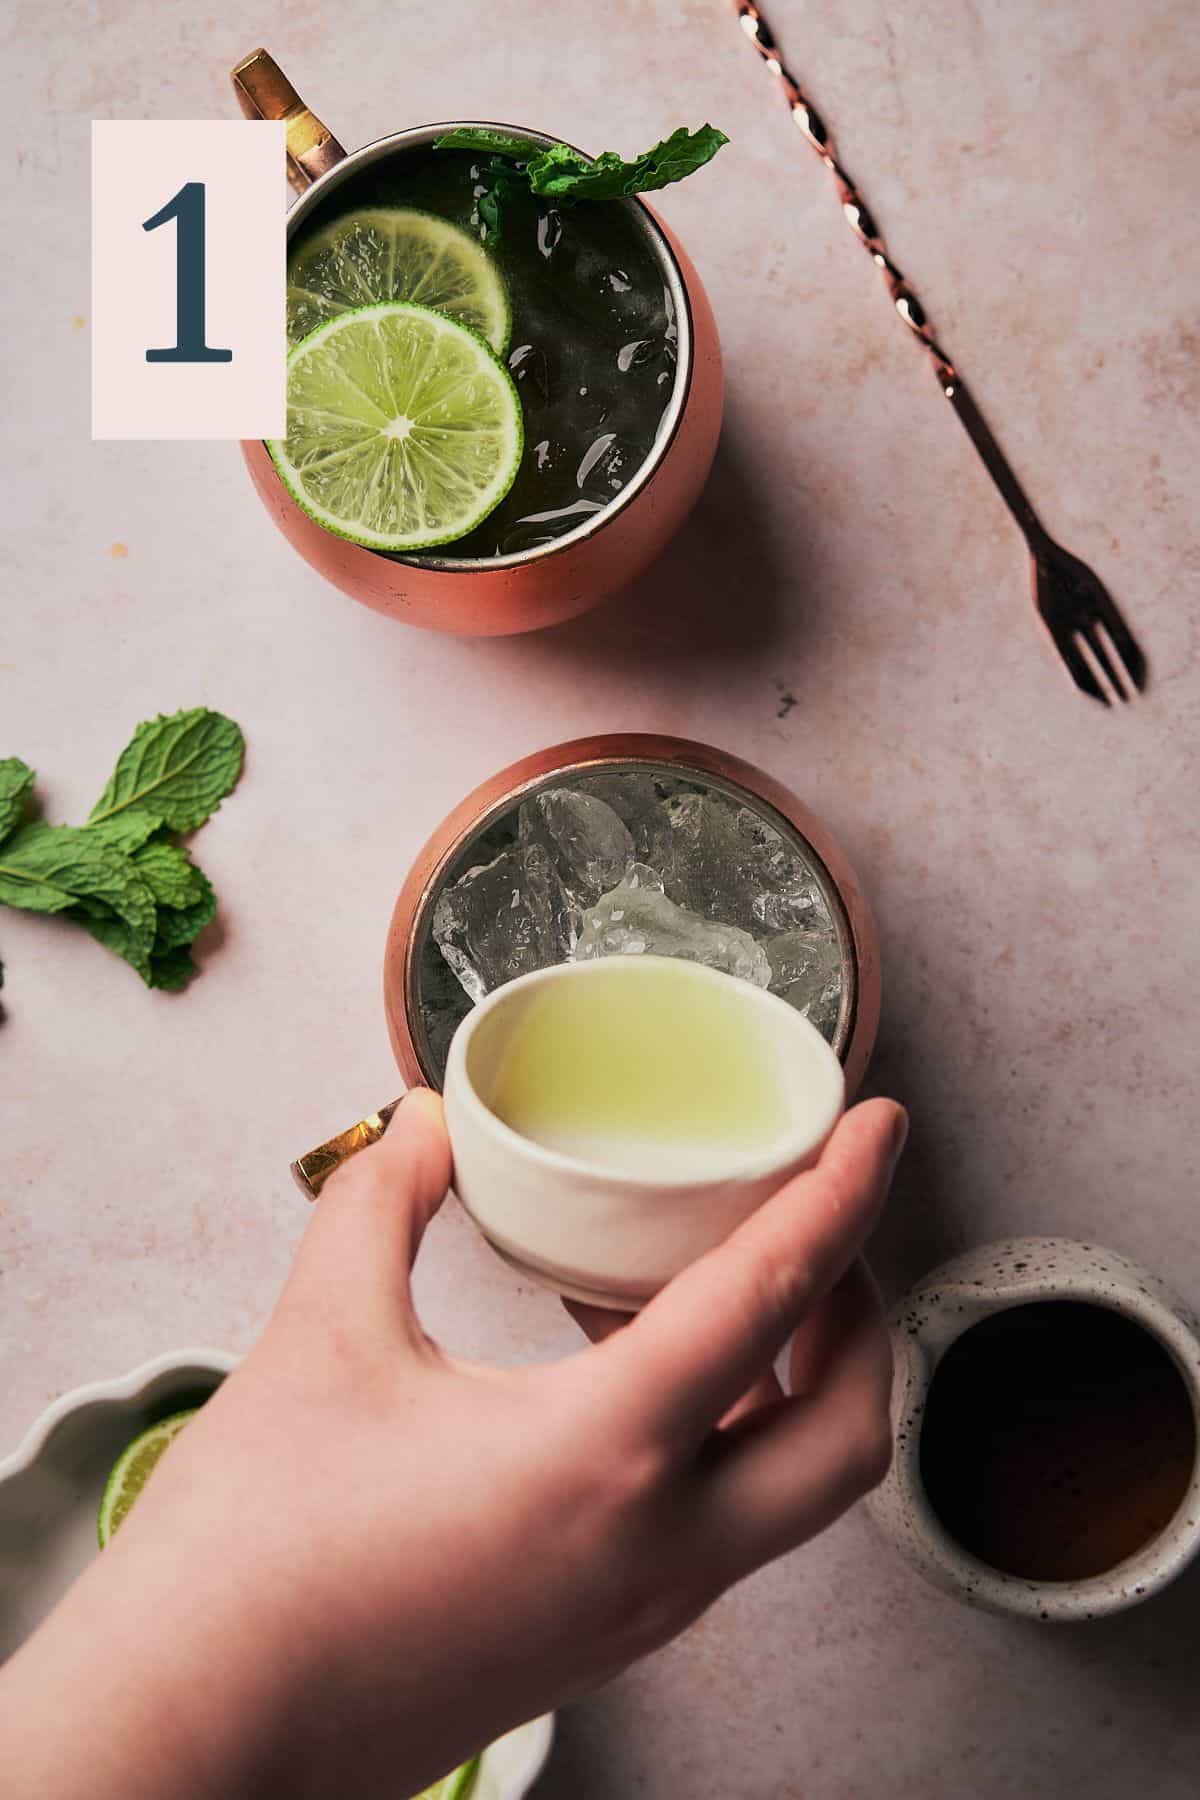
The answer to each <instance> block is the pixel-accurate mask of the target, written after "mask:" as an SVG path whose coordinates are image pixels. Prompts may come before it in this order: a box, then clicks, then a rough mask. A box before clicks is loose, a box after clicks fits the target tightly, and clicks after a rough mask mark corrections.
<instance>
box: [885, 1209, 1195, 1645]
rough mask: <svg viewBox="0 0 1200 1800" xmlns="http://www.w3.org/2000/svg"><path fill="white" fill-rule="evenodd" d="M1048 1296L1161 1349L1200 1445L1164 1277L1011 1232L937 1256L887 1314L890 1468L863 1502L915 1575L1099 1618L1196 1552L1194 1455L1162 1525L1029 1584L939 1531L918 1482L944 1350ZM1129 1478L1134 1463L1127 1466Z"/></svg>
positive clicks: (1179, 1326) (1174, 1307)
mask: <svg viewBox="0 0 1200 1800" xmlns="http://www.w3.org/2000/svg"><path fill="white" fill-rule="evenodd" d="M1043 1300H1072V1301H1081V1302H1085V1303H1090V1304H1092V1305H1095V1306H1105V1307H1109V1308H1111V1309H1112V1310H1113V1311H1115V1312H1118V1313H1121V1314H1123V1315H1124V1317H1126V1318H1128V1319H1131V1320H1133V1321H1134V1323H1135V1324H1137V1325H1140V1326H1141V1327H1142V1328H1143V1329H1144V1330H1145V1331H1147V1332H1148V1333H1149V1334H1150V1336H1151V1337H1153V1338H1156V1339H1157V1340H1158V1342H1159V1343H1160V1344H1161V1345H1162V1346H1163V1347H1164V1349H1166V1350H1167V1352H1168V1353H1169V1354H1170V1356H1171V1357H1172V1359H1173V1360H1174V1362H1175V1365H1176V1367H1177V1368H1178V1370H1179V1373H1180V1375H1181V1376H1182V1378H1183V1382H1184V1386H1185V1388H1186V1389H1187V1393H1188V1397H1189V1399H1190V1401H1191V1405H1192V1412H1193V1414H1194V1416H1195V1419H1196V1425H1197V1443H1198V1444H1200V1321H1198V1320H1197V1318H1196V1315H1195V1313H1194V1312H1192V1311H1191V1309H1190V1308H1189V1307H1187V1306H1186V1305H1185V1304H1184V1302H1183V1301H1182V1300H1180V1299H1179V1297H1178V1296H1177V1295H1176V1294H1174V1293H1172V1292H1171V1290H1170V1288H1168V1287H1167V1286H1166V1284H1165V1283H1164V1282H1162V1281H1160V1280H1159V1278H1158V1277H1157V1276H1156V1275H1152V1274H1151V1273H1150V1272H1149V1270H1147V1269H1143V1268H1141V1267H1140V1266H1139V1265H1138V1264H1137V1263H1134V1262H1130V1261H1129V1259H1128V1258H1127V1257H1124V1256H1120V1255H1119V1254H1118V1253H1117V1252H1116V1251H1115V1250H1104V1249H1101V1248H1100V1247H1099V1246H1097V1245H1095V1244H1081V1243H1075V1242H1072V1241H1071V1240H1070V1239H1067V1238H1052V1237H1025V1238H1006V1239H1004V1240H1003V1241H1001V1242H1000V1243H995V1244H984V1245H982V1246H981V1247H980V1248H979V1249H977V1250H971V1251H968V1252H967V1253H966V1254H965V1255H963V1256H958V1257H955V1258H954V1260H953V1261H951V1262H948V1263H943V1264H942V1265H941V1267H940V1268H937V1269H934V1270H933V1271H932V1273H931V1274H929V1275H926V1276H925V1277H924V1279H923V1280H921V1281H920V1282H918V1283H917V1285H916V1287H914V1288H913V1289H912V1290H911V1291H910V1292H909V1293H908V1294H907V1295H906V1296H905V1298H904V1299H903V1300H902V1301H901V1302H900V1303H899V1305H898V1306H897V1307H896V1308H895V1309H894V1311H893V1313H892V1316H891V1328H892V1347H893V1352H894V1356H895V1365H896V1375H895V1381H894V1384H893V1388H892V1425H893V1429H894V1434H895V1440H896V1449H895V1455H894V1458H893V1461H892V1467H891V1470H890V1472H889V1474H888V1476H887V1479H886V1480H885V1481H884V1483H883V1485H882V1486H881V1487H879V1488H877V1489H876V1490H875V1492H874V1493H873V1494H871V1495H870V1496H869V1497H868V1499H867V1506H868V1509H869V1510H870V1512H871V1514H872V1516H873V1517H874V1520H875V1523H876V1524H877V1525H878V1526H879V1527H880V1529H881V1530H882V1531H883V1532H884V1533H885V1534H886V1535H887V1536H888V1537H889V1538H890V1539H891V1540H892V1542H893V1544H894V1545H895V1546H896V1548H897V1549H898V1550H899V1551H900V1552H901V1553H902V1554H903V1555H904V1556H905V1557H907V1558H908V1560H909V1561H910V1562H911V1563H913V1564H914V1565H915V1567H916V1568H917V1569H918V1570H919V1571H920V1573H921V1574H922V1575H924V1576H926V1577H927V1579H928V1580H930V1581H932V1582H933V1583H934V1584H935V1585H936V1586H937V1587H940V1588H943V1589H945V1591H946V1592H947V1593H950V1594H953V1595H955V1596H956V1597H957V1598H958V1599H960V1600H965V1601H966V1602H967V1603H968V1605H971V1606H979V1607H984V1608H986V1609H987V1610H988V1611H989V1612H997V1613H1015V1614H1017V1615H1019V1616H1020V1617H1023V1618H1028V1619H1039V1620H1045V1621H1047V1622H1050V1621H1056V1620H1073V1619H1098V1618H1102V1617H1103V1616H1104V1615H1105V1614H1108V1613H1114V1612H1122V1611H1124V1610H1125V1609H1126V1608H1127V1607H1130V1606H1136V1605H1138V1604H1139V1602H1140V1601H1142V1600H1146V1599H1149V1597H1150V1595H1151V1594H1154V1593H1157V1592H1158V1590H1159V1589H1160V1588H1162V1587H1165V1586H1166V1584H1167V1582H1169V1581H1171V1580H1173V1579H1174V1577H1175V1576H1176V1575H1178V1574H1179V1573H1180V1571H1181V1570H1182V1569H1183V1568H1184V1567H1185V1566H1186V1565H1187V1564H1188V1563H1189V1562H1190V1561H1191V1560H1192V1558H1193V1557H1194V1556H1195V1555H1196V1553H1197V1551H1200V1457H1198V1459H1197V1464H1196V1467H1195V1469H1194V1470H1193V1473H1192V1478H1191V1482H1190V1485H1189V1487H1188V1490H1187V1492H1186V1494H1185V1495H1184V1497H1183V1500H1182V1502H1181V1504H1180V1506H1179V1508H1178V1510H1177V1512H1176V1513H1175V1516H1174V1517H1173V1518H1172V1519H1171V1520H1170V1521H1169V1523H1168V1524H1167V1525H1166V1527H1165V1529H1164V1530H1163V1531H1161V1532H1160V1533H1159V1535H1158V1536H1157V1537H1155V1538H1152V1539H1151V1540H1150V1541H1149V1542H1148V1543H1146V1544H1145V1545H1144V1546H1143V1547H1142V1549H1141V1550H1139V1551H1138V1552H1137V1553H1136V1554H1135V1555H1133V1556H1131V1557H1129V1558H1127V1559H1126V1560H1125V1561H1124V1562H1121V1563H1118V1564H1116V1565H1115V1566H1114V1567H1113V1568H1111V1569H1107V1570H1105V1571H1104V1573H1103V1574H1100V1575H1093V1576H1089V1577H1088V1578H1087V1579H1085V1580H1076V1581H1030V1580H1027V1579H1025V1578H1023V1577H1021V1576H1017V1575H1009V1574H1005V1573H1003V1572H1002V1571H1001V1570H999V1569H995V1568H992V1567H991V1566H990V1565H989V1564H987V1563H984V1562H981V1561H980V1560H979V1559H978V1558H977V1557H974V1556H972V1555H970V1554H969V1552H968V1551H966V1550H965V1549H964V1548H963V1546H962V1545H961V1544H960V1543H958V1542H957V1541H956V1540H955V1539H954V1538H952V1537H951V1536H950V1534H949V1533H948V1532H947V1531H946V1530H945V1529H944V1527H943V1526H942V1524H941V1522H940V1521H939V1519H938V1518H937V1516H936V1514H935V1513H934V1511H933V1508H932V1506H931V1505H930V1502H929V1498H928V1495H927V1494H926V1492H925V1488H924V1484H923V1483H922V1480H921V1421H922V1418H923V1416H924V1411H925V1401H926V1397H927V1395H928V1392H929V1387H930V1383H931V1382H932V1380H933V1377H934V1373H935V1371H936V1370H937V1367H938V1364H939V1363H940V1362H941V1359H942V1357H943V1356H944V1355H945V1354H946V1352H947V1350H949V1348H950V1346H951V1345H952V1344H953V1343H955V1342H956V1340H957V1339H958V1338H960V1337H961V1336H962V1334H963V1333H964V1332H965V1331H967V1330H969V1329H970V1327H971V1326H972V1325H978V1324H980V1323H981V1322H982V1321H983V1320H984V1319H986V1318H989V1317H991V1316H992V1315H993V1314H994V1313H997V1312H999V1311H1001V1310H1002V1309H1004V1308H1006V1307H1013V1306H1026V1305H1028V1304H1030V1303H1031V1302H1035V1301H1043ZM1130 1479H1131V1480H1135V1479H1136V1471H1131V1472H1130Z"/></svg>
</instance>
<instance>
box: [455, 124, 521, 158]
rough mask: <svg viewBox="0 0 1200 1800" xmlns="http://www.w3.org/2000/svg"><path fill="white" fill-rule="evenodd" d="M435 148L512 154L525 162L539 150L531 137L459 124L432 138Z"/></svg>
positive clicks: (492, 154)
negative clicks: (455, 128) (454, 128)
mask: <svg viewBox="0 0 1200 1800" xmlns="http://www.w3.org/2000/svg"><path fill="white" fill-rule="evenodd" d="M433 147H434V149H435V150H478V151H479V152H480V154H481V155H482V156H513V157H516V159H517V161H518V162H525V161H526V160H527V159H528V158H529V156H531V155H533V156H538V155H540V151H539V149H538V146H537V145H536V144H535V143H534V141H533V139H532V138H526V137H518V136H516V135H515V134H514V133H512V132H508V131H493V130H492V129H491V128H490V126H487V125H460V126H459V127H458V129H457V130H456V131H443V133H442V135H441V137H440V138H434V140H433Z"/></svg>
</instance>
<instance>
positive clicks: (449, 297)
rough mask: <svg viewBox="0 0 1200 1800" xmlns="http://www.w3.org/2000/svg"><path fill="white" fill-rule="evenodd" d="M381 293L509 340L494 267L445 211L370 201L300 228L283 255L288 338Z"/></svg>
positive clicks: (501, 346) (504, 300) (495, 344)
mask: <svg viewBox="0 0 1200 1800" xmlns="http://www.w3.org/2000/svg"><path fill="white" fill-rule="evenodd" d="M381 300H406V301H408V302H410V303H411V304H412V305H414V306H428V307H429V308H431V310H432V311H434V312H440V313H445V314H446V315H447V317H449V318H451V319H457V320H458V321H459V323H460V324H462V325H469V326H470V327H471V329H472V330H473V331H477V332H478V333H479V335H480V337H484V338H486V339H487V341H488V343H489V344H490V345H491V346H492V349H493V350H495V351H496V352H497V354H498V355H503V353H504V351H505V349H506V348H507V346H508V333H509V326H510V323H511V318H512V314H511V309H510V307H509V304H508V291H507V289H506V288H505V286H504V280H503V277H502V276H501V274H500V271H499V269H498V268H497V267H496V264H495V263H494V262H493V260H492V258H491V257H490V256H489V255H488V253H487V251H486V250H485V249H484V247H483V245H482V244H481V243H480V242H479V241H478V239H477V238H473V237H472V236H471V235H470V233H469V232H466V231H463V230H462V229H461V228H460V227H459V226H457V225H451V224H450V222H449V220H448V219H436V218H434V216H433V214H432V213H425V212H417V211H414V210H413V209H412V208H411V207H401V206H370V207H363V208H361V209H360V210H359V211H358V212H352V213H347V214H346V215H345V217H344V218H341V219H335V220H334V221H333V223H332V224H331V225H326V226H325V227H324V228H323V230H320V231H315V232H312V233H310V234H309V235H307V236H304V235H302V236H301V237H300V239H299V241H298V242H297V244H296V247H295V249H294V250H293V251H292V253H291V255H290V256H289V257H288V286H287V326H288V342H289V343H291V344H296V343H298V342H299V341H300V339H301V338H304V337H307V336H308V334H309V332H310V331H315V330H316V328H317V326H318V325H323V324H325V322H326V321H327V320H328V319H333V318H336V317H337V315H338V314H339V313H344V312H349V311H351V310H354V309H356V308H358V307H360V306H375V305H377V304H378V303H379V302H380V301H381Z"/></svg>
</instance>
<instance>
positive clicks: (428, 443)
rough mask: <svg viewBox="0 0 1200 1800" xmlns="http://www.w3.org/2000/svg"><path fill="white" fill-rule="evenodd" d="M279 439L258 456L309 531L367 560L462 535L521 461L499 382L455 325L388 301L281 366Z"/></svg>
mask: <svg viewBox="0 0 1200 1800" xmlns="http://www.w3.org/2000/svg"><path fill="white" fill-rule="evenodd" d="M287 398H288V428H287V436H286V437H285V438H274V439H272V440H270V441H269V442H268V444H267V449H268V450H269V451H270V453H271V455H272V457H273V458H274V460H275V466H276V468H277V469H278V470H279V473H280V476H281V477H282V479H283V482H284V484H285V486H286V487H287V488H288V490H289V492H290V493H291V495H292V497H293V499H295V500H296V502H297V503H298V504H299V505H300V506H301V507H303V509H304V511H305V512H306V513H307V514H308V515H309V517H310V518H311V519H315V520H316V522H317V524H318V525H323V526H324V527H325V528H326V530H327V531H333V532H336V533H337V535H338V536H339V537H345V538H350V539H352V540H353V542H354V543H356V544H366V545H368V546H369V547H370V548H371V549H374V550H398V551H405V550H424V549H427V548H428V547H429V546H430V545H432V544H448V543H452V542H453V540H454V539H455V538H460V537H465V536H466V534H467V532H468V531H470V530H472V529H473V527H474V526H476V525H478V524H479V522H480V520H481V519H486V518H487V515H488V514H489V513H490V512H491V511H492V510H493V508H494V507H496V506H498V505H499V504H500V502H501V500H503V498H504V496H505V494H507V492H508V490H509V488H510V487H511V486H512V483H513V478H514V476H515V475H516V472H517V467H518V465H519V463H520V461H521V451H522V448H523V445H524V430H523V427H522V423H521V403H520V401H519V400H518V399H517V390H516V388H515V387H514V385H513V379H512V376H511V375H510V374H509V372H508V370H507V369H506V368H505V366H504V364H503V363H502V362H500V361H499V360H498V359H497V358H496V357H495V356H494V355H493V354H492V352H491V350H490V349H489V348H488V346H487V344H485V343H484V341H483V339H482V338H481V337H480V336H479V335H478V334H477V333H476V332H474V331H471V330H470V329H469V328H468V327H467V326H465V325H459V324H457V323H456V322H455V321H454V320H453V319H448V318H446V317H445V315H444V314H442V313H436V312H432V311H430V309H429V308H428V307H425V306H411V305H405V304H400V303H397V302H389V303H387V304H385V305H382V306H364V307H360V308H359V309H358V310H357V311H356V312H345V313H341V314H339V316H338V317H337V318H336V319H330V320H329V321H328V323H327V324H325V325H320V326H318V328H317V329H316V331H313V332H310V333H309V335H308V337H306V338H304V339H303V340H302V341H301V342H300V343H299V344H297V345H296V348H295V349H294V350H293V351H292V353H291V355H290V356H289V357H288V373H287Z"/></svg>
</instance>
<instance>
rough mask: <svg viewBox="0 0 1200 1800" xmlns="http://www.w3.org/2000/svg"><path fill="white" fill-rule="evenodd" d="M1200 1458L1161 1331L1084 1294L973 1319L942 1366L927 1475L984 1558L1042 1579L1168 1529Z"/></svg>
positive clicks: (927, 1430) (1065, 1576)
mask: <svg viewBox="0 0 1200 1800" xmlns="http://www.w3.org/2000/svg"><path fill="white" fill-rule="evenodd" d="M1195 1459H1196V1426H1195V1419H1194V1415H1193V1412H1192V1407H1191V1404H1190V1401H1189V1398H1188V1392H1187V1389H1186V1387H1185V1386H1184V1382H1183V1378H1182V1376H1181V1375H1180V1373H1179V1370H1178V1368H1177V1367H1176V1365H1175V1363H1174V1361H1173V1359H1172V1358H1171V1356H1170V1355H1169V1353H1168V1352H1167V1351H1166V1350H1165V1349H1164V1348H1163V1347H1162V1345H1161V1344H1159V1343H1158V1341H1157V1340H1156V1339H1155V1338H1153V1337H1151V1336H1150V1334H1149V1333H1148V1332H1146V1331H1144V1330H1143V1329H1142V1327H1141V1326H1140V1325H1136V1324H1134V1323H1133V1322H1132V1320H1130V1319H1127V1318H1124V1317H1123V1316H1122V1315H1121V1314H1120V1313H1116V1312H1112V1311H1110V1310H1109V1309H1108V1308H1107V1307H1103V1306H1089V1305H1086V1304H1081V1303H1080V1302H1077V1301H1059V1300H1050V1301H1042V1302H1038V1303H1035V1304H1031V1305H1026V1306H1016V1307H1011V1308H1009V1309H1008V1310H1007V1311H1004V1312H999V1313H996V1314H995V1315H994V1316H993V1317H991V1318H990V1319H985V1320H984V1321H983V1322H982V1323H981V1324H979V1325H975V1326H972V1328H971V1329H970V1330H969V1331H966V1332H964V1333H963V1335H962V1337H960V1338H959V1339H958V1340H957V1342H955V1343H954V1344H952V1345H951V1346H950V1348H949V1350H948V1351H947V1352H946V1354H945V1356H944V1357H943V1358H942V1361H941V1363H940V1364H939V1365H938V1368H937V1370H936V1372H935V1374H934V1377H933V1381H932V1383H931V1385H930V1389H929V1395H928V1398H927V1400H926V1405H925V1417H924V1420H923V1424H922V1430H921V1476H922V1479H923V1481H924V1484H925V1489H926V1492H927V1493H928V1496H929V1500H930V1502H931V1504H932V1506H933V1510H934V1512H935V1513H936V1514H937V1516H938V1518H939V1519H940V1520H941V1523H942V1525H943V1526H944V1527H945V1529H946V1530H947V1531H948V1532H949V1533H950V1535H951V1537H953V1538H955V1539H956V1540H957V1541H958V1543H960V1544H961V1545H962V1546H963V1548H964V1549H965V1550H968V1551H970V1553H971V1554H972V1555H973V1556H976V1557H978V1558H979V1559H980V1561H981V1562H985V1563H990V1564H991V1566H992V1567H993V1568H996V1569H1002V1570H1004V1571H1005V1572H1006V1573H1008V1574H1010V1575H1020V1576H1025V1577H1026V1578H1028V1579H1029V1580H1031V1581H1075V1580H1080V1579H1082V1578H1083V1577H1086V1576H1089V1575H1100V1574H1103V1573H1104V1571H1106V1570H1108V1569H1111V1568H1113V1567H1114V1566H1115V1565H1116V1564H1117V1563H1119V1562H1123V1561H1124V1559H1125V1558H1126V1557H1128V1556H1132V1555H1133V1554H1134V1553H1135V1552H1136V1551H1138V1550H1140V1549H1141V1548H1142V1547H1143V1546H1144V1545H1145V1544H1147V1543H1148V1542H1149V1541H1150V1540H1151V1539H1152V1538H1154V1537H1157V1536H1158V1534H1159V1533H1160V1532H1161V1531H1162V1530H1163V1529H1164V1527H1165V1526H1166V1525H1167V1524H1168V1523H1169V1522H1170V1520H1171V1518H1172V1517H1173V1515H1174V1514H1175V1512H1176V1511H1177V1510H1178V1507H1179V1505H1180V1502H1181V1501H1182V1499H1183V1497H1184V1494H1185V1492H1186V1490H1187V1486H1188V1483H1189V1481H1190V1479H1191V1476H1192V1470H1193V1467H1194V1464H1195Z"/></svg>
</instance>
